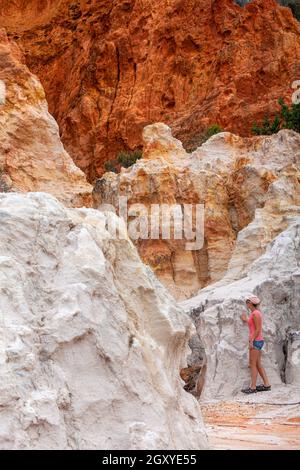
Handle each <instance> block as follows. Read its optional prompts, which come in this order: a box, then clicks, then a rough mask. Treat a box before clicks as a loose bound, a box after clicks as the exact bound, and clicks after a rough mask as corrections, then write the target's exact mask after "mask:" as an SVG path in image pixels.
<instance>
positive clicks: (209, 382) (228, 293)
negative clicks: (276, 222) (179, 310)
mask: <svg viewBox="0 0 300 470" xmlns="http://www.w3.org/2000/svg"><path fill="white" fill-rule="evenodd" d="M252 292H254V293H256V294H257V295H258V296H259V297H260V298H261V299H262V303H261V307H260V308H261V310H262V312H263V322H264V337H265V341H266V346H265V351H264V353H263V362H264V365H265V368H266V371H267V374H268V377H269V380H270V381H271V383H272V385H273V387H274V389H275V392H276V389H277V388H276V387H278V386H279V385H282V383H286V384H289V385H294V386H295V389H297V386H298V385H299V364H300V342H299V331H298V330H299V322H300V296H299V292H300V218H297V219H296V220H295V223H294V224H292V225H291V226H290V227H289V228H288V229H287V230H285V231H284V232H282V233H281V234H280V235H279V236H278V237H277V238H275V240H274V241H273V242H272V243H271V244H270V245H269V246H268V248H267V251H266V253H265V254H264V255H262V256H261V257H260V258H259V259H257V260H256V261H255V262H254V263H253V264H252V265H251V267H250V268H249V270H248V274H247V276H246V277H244V278H242V279H240V280H238V281H235V282H226V280H225V279H224V280H223V281H222V282H220V283H218V285H212V286H209V287H207V288H206V289H204V290H203V291H202V292H201V293H199V295H198V296H196V297H194V298H192V299H189V300H187V301H185V302H183V303H182V306H183V308H184V309H185V310H186V311H187V312H189V313H190V315H191V316H192V317H193V319H194V321H195V323H196V325H197V331H198V334H199V336H200V340H201V343H202V346H203V347H204V349H205V353H206V361H207V371H206V376H205V385H204V390H203V392H202V397H203V398H204V399H214V398H217V399H220V398H222V399H223V398H229V397H232V396H233V395H236V394H237V393H238V392H239V391H240V389H241V388H242V387H243V386H249V376H250V372H249V369H248V328H247V326H244V325H243V323H242V321H241V319H240V315H241V313H242V312H243V311H245V298H246V297H247V296H249V294H250V293H252ZM288 393H289V392H288V390H286V391H284V390H282V391H281V400H282V402H284V401H285V399H286V400H287V397H288ZM299 397H300V395H299V388H298V397H297V399H299Z"/></svg>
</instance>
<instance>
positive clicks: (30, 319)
mask: <svg viewBox="0 0 300 470" xmlns="http://www.w3.org/2000/svg"><path fill="white" fill-rule="evenodd" d="M0 218H1V230H0V315H1V317H0V328H1V337H0V345H1V347H0V376H1V380H0V406H1V420H0V448H1V449H24V448H25V449H28V448H30V449H57V448H59V449H182V448H184V449H203V448H205V447H206V437H205V433H204V428H203V424H202V418H201V413H200V408H199V405H198V403H197V402H196V400H195V399H194V398H193V397H191V396H190V395H188V394H187V393H186V392H184V390H183V388H182V385H183V382H182V381H181V380H180V378H179V370H180V368H181V367H183V366H184V358H185V357H186V352H187V351H186V348H187V340H188V338H189V335H190V328H191V322H190V319H189V318H188V316H186V315H185V314H184V313H183V312H182V310H181V309H180V308H178V307H177V306H176V304H175V303H174V300H173V299H172V298H171V297H170V296H169V295H168V293H167V292H166V291H165V289H164V288H163V287H162V286H161V284H160V283H159V282H158V281H157V279H156V278H155V276H154V275H153V273H152V272H151V270H150V269H149V268H147V267H146V266H145V265H143V264H142V263H141V261H140V258H139V257H138V254H137V252H136V250H135V248H134V247H133V245H132V243H131V242H130V240H129V239H128V237H127V233H126V232H125V231H124V232H122V235H123V239H119V240H112V239H111V235H110V233H109V232H108V230H106V228H105V227H106V224H107V223H108V222H109V221H111V220H112V219H114V220H116V217H115V216H114V215H113V214H111V213H107V214H104V213H100V212H98V211H95V210H92V209H66V208H65V207H63V206H62V205H61V204H59V203H58V201H57V200H56V199H54V198H53V197H52V196H50V195H46V194H41V193H30V194H27V195H21V194H13V193H9V194H0Z"/></svg>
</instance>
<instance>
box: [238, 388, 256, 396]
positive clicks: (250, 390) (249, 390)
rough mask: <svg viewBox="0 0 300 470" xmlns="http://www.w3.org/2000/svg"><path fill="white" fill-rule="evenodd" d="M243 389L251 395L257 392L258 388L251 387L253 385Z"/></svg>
mask: <svg viewBox="0 0 300 470" xmlns="http://www.w3.org/2000/svg"><path fill="white" fill-rule="evenodd" d="M241 391H242V392H243V393H246V394H247V395H250V393H256V392H257V390H256V388H251V387H249V388H244V389H243V390H241Z"/></svg>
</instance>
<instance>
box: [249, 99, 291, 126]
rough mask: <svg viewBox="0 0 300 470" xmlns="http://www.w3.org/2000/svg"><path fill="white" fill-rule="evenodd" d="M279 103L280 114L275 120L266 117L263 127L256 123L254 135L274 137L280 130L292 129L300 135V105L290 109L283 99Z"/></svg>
mask: <svg viewBox="0 0 300 470" xmlns="http://www.w3.org/2000/svg"><path fill="white" fill-rule="evenodd" d="M278 103H279V105H280V107H281V110H280V113H279V114H276V116H275V118H274V119H273V120H270V117H269V116H268V115H266V116H265V117H264V120H263V122H262V125H261V126H259V125H258V124H257V123H254V124H253V127H252V133H253V134H254V135H272V134H276V133H277V132H278V131H280V129H292V130H294V131H296V132H299V133H300V104H292V105H291V106H290V107H289V106H288V105H287V104H285V102H284V100H283V99H282V98H280V99H279V100H278Z"/></svg>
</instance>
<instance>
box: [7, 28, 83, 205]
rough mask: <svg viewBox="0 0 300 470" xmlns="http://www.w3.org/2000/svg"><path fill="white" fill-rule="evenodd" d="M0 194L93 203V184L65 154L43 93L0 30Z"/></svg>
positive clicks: (16, 51) (36, 79)
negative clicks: (46, 195)
mask: <svg viewBox="0 0 300 470" xmlns="http://www.w3.org/2000/svg"><path fill="white" fill-rule="evenodd" d="M0 191H21V192H28V191H44V192H48V193H51V194H53V195H55V196H56V197H58V198H59V199H60V201H62V202H63V203H65V204H66V205H69V206H83V205H90V204H91V186H90V185H89V184H88V183H87V181H86V178H85V175H84V173H83V172H82V171H81V170H80V169H79V168H77V167H76V166H75V164H74V162H73V161H72V159H71V157H70V156H69V155H68V153H67V152H66V151H65V149H64V147H63V145H62V143H61V140H60V136H59V130H58V125H57V123H56V122H55V120H54V118H53V117H52V116H51V115H50V114H49V112H48V105H47V101H46V98H45V93H44V89H43V87H42V85H41V83H40V81H39V80H38V78H37V77H36V76H35V75H33V74H32V73H31V72H30V71H29V70H28V68H27V67H26V65H25V64H24V58H23V57H22V54H21V52H20V51H19V49H18V47H17V46H16V45H15V44H14V43H11V42H9V41H8V39H7V37H6V35H5V32H4V31H3V30H0Z"/></svg>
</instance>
